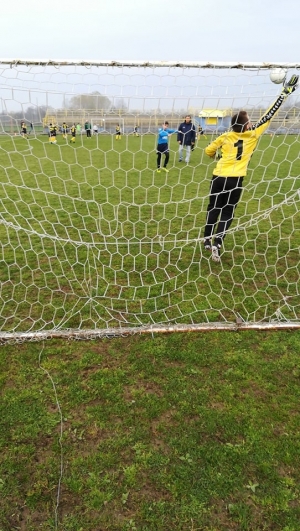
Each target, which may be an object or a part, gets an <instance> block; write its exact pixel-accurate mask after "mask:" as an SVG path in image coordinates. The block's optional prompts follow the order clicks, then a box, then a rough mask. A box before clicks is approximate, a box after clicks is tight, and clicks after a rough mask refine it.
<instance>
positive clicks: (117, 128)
mask: <svg viewBox="0 0 300 531" xmlns="http://www.w3.org/2000/svg"><path fill="white" fill-rule="evenodd" d="M121 138H122V136H121V127H120V124H118V125H117V126H116V140H121Z"/></svg>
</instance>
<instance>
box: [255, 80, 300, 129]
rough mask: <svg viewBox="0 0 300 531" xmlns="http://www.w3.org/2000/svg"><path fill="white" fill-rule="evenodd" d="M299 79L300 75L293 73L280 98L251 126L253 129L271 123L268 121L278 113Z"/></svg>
mask: <svg viewBox="0 0 300 531" xmlns="http://www.w3.org/2000/svg"><path fill="white" fill-rule="evenodd" d="M298 81H299V76H296V75H293V76H292V77H291V79H290V80H289V81H288V82H286V83H285V84H284V87H283V89H282V91H281V93H280V95H279V96H278V98H277V99H276V100H275V101H274V103H273V104H272V105H271V107H270V108H269V109H268V110H267V112H266V113H265V114H264V115H263V116H262V117H261V119H260V120H259V121H258V122H257V123H256V124H254V125H253V126H252V127H251V129H257V128H258V127H261V126H262V125H265V127H264V129H266V128H267V126H268V125H269V124H268V122H269V121H270V120H271V119H272V118H273V116H274V115H275V114H276V113H277V111H278V110H279V108H280V107H281V105H282V104H283V102H284V101H285V100H286V98H287V97H288V96H289V95H290V94H292V93H293V92H294V91H295V90H296V88H297V86H298Z"/></svg>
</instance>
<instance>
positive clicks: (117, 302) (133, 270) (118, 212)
mask: <svg viewBox="0 0 300 531" xmlns="http://www.w3.org/2000/svg"><path fill="white" fill-rule="evenodd" d="M274 66H283V67H285V68H286V69H287V70H288V73H291V74H292V73H295V72H296V71H297V69H298V68H299V65H295V64H289V65H267V64H227V63H224V64H221V63H218V64H202V63H201V64H200V63H199V64H196V63H192V64H189V63H184V64H173V63H151V64H150V63H146V64H143V63H138V62H127V63H116V62H111V63H105V62H98V63H90V62H86V63H84V62H82V61H80V62H75V61H74V62H71V61H64V62H48V63H47V62H39V61H27V62H20V61H13V60H0V72H1V78H0V86H1V90H0V97H1V109H0V113H1V114H0V168H1V181H0V210H1V211H0V237H1V246H0V260H1V264H0V271H1V279H0V298H1V301H0V340H1V339H3V340H5V339H23V338H24V339H26V338H38V337H53V336H55V335H68V336H72V335H73V336H82V337H91V336H93V335H103V334H104V335H105V334H108V335H109V334H114V333H123V334H126V333H129V332H131V331H136V330H137V331H143V330H145V331H146V330H150V331H153V330H163V331H168V330H175V329H180V328H183V329H185V328H187V329H199V330H201V329H207V328H209V329H210V328H211V329H213V328H216V327H225V328H226V327H228V328H231V327H233V328H234V327H236V326H243V327H253V326H256V327H270V326H271V327H280V326H289V327H294V326H298V325H299V323H300V292H299V257H300V251H299V246H300V234H299V230H300V215H299V210H300V196H299V174H300V159H299V132H300V118H299V111H300V100H299V94H298V92H297V91H296V92H295V94H293V95H292V96H291V97H290V98H289V99H288V100H287V101H286V102H285V103H284V104H283V105H282V107H281V108H280V110H279V112H278V113H277V114H276V116H275V117H274V119H273V120H272V121H271V123H270V126H269V128H268V129H267V131H266V133H265V134H264V135H263V136H262V137H261V138H260V140H259V143H258V146H257V148H256V150H255V152H254V154H253V157H252V159H251V162H250V165H249V169H248V174H247V177H246V178H245V179H244V187H243V194H242V197H241V199H240V202H239V204H238V206H237V209H236V212H235V217H234V220H233V223H232V225H231V227H230V230H229V231H228V234H227V235H226V239H225V242H224V249H223V252H222V256H221V261H220V262H219V263H214V262H213V261H212V260H211V257H210V255H207V254H205V252H204V250H203V229H204V225H205V220H206V210H207V203H208V196H209V189H210V181H211V177H212V172H213V169H214V167H215V164H216V162H215V161H213V160H211V159H209V157H208V156H207V155H206V154H205V152H204V149H205V147H206V146H207V145H208V144H209V143H210V142H211V141H212V140H213V139H215V138H216V137H217V136H218V135H220V134H221V133H222V132H224V131H226V130H228V129H229V127H230V122H231V117H232V115H233V114H235V113H236V112H238V111H239V110H241V109H245V110H247V111H248V114H249V116H250V118H251V120H252V122H256V121H258V120H259V119H260V117H261V116H262V115H263V113H264V111H265V110H266V109H267V108H268V107H269V105H270V104H271V103H272V102H273V101H274V100H275V98H276V96H277V95H278V94H279V93H280V89H281V88H280V85H276V84H274V83H272V82H271V81H270V77H269V74H270V70H271V68H272V67H274ZM186 115H190V116H191V119H192V122H193V124H194V125H195V128H196V133H197V140H196V144H195V149H194V150H193V151H192V153H191V158H190V161H189V163H188V164H187V163H185V162H183V163H180V162H179V157H178V142H177V135H176V133H174V134H172V135H171V136H170V137H169V150H170V160H169V163H168V170H169V171H168V172H164V171H161V172H157V154H156V145H157V134H158V129H159V127H161V124H162V123H163V122H165V121H168V122H169V126H168V127H169V128H171V129H174V130H176V129H177V128H178V126H179V124H180V123H181V122H183V120H184V118H185V116H186Z"/></svg>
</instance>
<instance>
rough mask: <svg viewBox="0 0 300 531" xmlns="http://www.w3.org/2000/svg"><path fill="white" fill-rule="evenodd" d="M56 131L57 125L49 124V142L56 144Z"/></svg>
mask: <svg viewBox="0 0 300 531" xmlns="http://www.w3.org/2000/svg"><path fill="white" fill-rule="evenodd" d="M56 133H57V127H56V125H52V124H50V125H49V142H50V144H56Z"/></svg>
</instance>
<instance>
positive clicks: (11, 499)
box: [0, 331, 300, 531]
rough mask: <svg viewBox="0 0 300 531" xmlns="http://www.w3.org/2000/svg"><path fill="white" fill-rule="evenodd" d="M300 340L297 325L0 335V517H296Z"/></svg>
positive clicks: (285, 527)
mask: <svg viewBox="0 0 300 531" xmlns="http://www.w3.org/2000/svg"><path fill="white" fill-rule="evenodd" d="M299 347H300V333H299V332H298V331H297V332H292V333H291V332H250V331H248V332H211V333H209V334H207V333H206V334H197V333H194V334H172V335H164V336H161V335H160V336H159V335H153V337H152V338H149V337H145V336H133V337H127V338H122V339H113V340H103V341H101V342H99V341H89V342H65V341H54V340H52V341H48V342H45V344H43V343H27V344H21V345H18V346H16V345H6V346H2V347H1V349H0V374H1V394H2V400H1V404H0V491H1V504H0V529H1V531H11V530H12V529H24V530H25V529H26V531H37V530H38V529H43V530H44V531H50V530H51V531H52V530H58V531H60V530H61V531H75V530H76V531H80V530H85V531H96V530H97V531H105V530H108V531H126V530H131V531H134V530H138V531H166V530H170V529H176V531H196V530H201V531H262V530H264V531H298V529H299V520H300V502H299V499H300V492H299V485H300V458H299V456H300V442H299V441H300V417H299V399H300V392H299V376H300V363H299ZM61 421H62V422H61Z"/></svg>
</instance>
